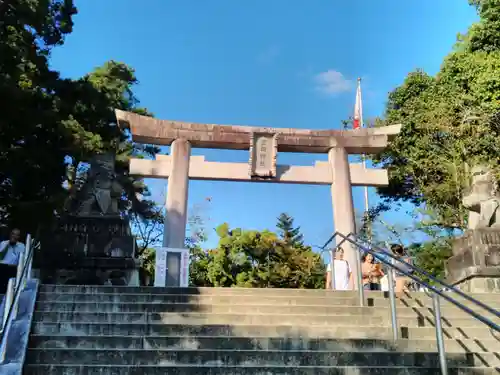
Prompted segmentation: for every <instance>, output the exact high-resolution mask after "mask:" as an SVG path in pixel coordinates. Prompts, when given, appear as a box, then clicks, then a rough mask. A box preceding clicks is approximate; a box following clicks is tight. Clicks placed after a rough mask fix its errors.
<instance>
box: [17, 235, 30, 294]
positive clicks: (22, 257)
mask: <svg viewBox="0 0 500 375" xmlns="http://www.w3.org/2000/svg"><path fill="white" fill-rule="evenodd" d="M30 249H31V234H29V233H28V235H27V236H26V245H25V248H24V251H23V252H22V253H21V254H20V255H19V261H18V262H17V273H16V289H17V288H19V286H20V285H21V278H22V275H23V270H24V263H25V262H26V259H27V258H28V253H29V252H30Z"/></svg>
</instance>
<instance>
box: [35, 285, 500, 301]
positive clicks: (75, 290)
mask: <svg viewBox="0 0 500 375" xmlns="http://www.w3.org/2000/svg"><path fill="white" fill-rule="evenodd" d="M40 292H42V293H72V294H81V293H88V294H183V295H211V296H213V295H216V296H227V295H258V296H292V297H293V296H304V297H331V296H332V295H333V296H339V297H342V298H346V297H353V298H357V297H358V292H357V291H331V290H325V289H286V288H197V287H190V288H176V287H165V288H157V287H147V286H139V287H130V286H92V285H49V284H44V285H41V286H40ZM449 293H450V295H454V294H453V293H452V292H449ZM365 295H366V296H367V297H377V296H387V293H386V292H372V291H366V292H365ZM469 295H470V296H471V297H473V298H476V299H478V300H481V301H488V300H498V301H500V293H470V294H469ZM406 297H409V298H428V296H427V294H426V293H423V292H410V293H406Z"/></svg>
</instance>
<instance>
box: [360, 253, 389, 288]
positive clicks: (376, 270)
mask: <svg viewBox="0 0 500 375" xmlns="http://www.w3.org/2000/svg"><path fill="white" fill-rule="evenodd" d="M374 261H375V259H374V258H373V255H372V254H370V253H368V254H364V255H363V257H362V258H361V272H362V273H363V289H364V290H381V285H380V279H381V278H382V276H384V272H383V271H382V267H381V265H380V263H375V262H374Z"/></svg>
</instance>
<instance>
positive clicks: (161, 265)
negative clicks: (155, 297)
mask: <svg viewBox="0 0 500 375" xmlns="http://www.w3.org/2000/svg"><path fill="white" fill-rule="evenodd" d="M155 251H156V259H155V260H156V262H155V284H154V285H155V286H156V287H164V286H166V285H167V277H168V269H167V258H168V254H169V253H178V254H180V265H179V270H178V271H177V270H171V272H173V273H174V274H176V273H177V272H179V283H180V285H178V286H179V287H183V288H184V287H188V286H189V249H174V248H170V247H158V248H156V249H155Z"/></svg>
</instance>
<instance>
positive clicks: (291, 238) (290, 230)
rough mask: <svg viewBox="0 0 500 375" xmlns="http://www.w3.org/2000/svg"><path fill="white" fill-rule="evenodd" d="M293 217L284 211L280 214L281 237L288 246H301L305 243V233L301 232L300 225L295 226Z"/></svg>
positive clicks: (279, 228) (277, 226)
mask: <svg viewBox="0 0 500 375" xmlns="http://www.w3.org/2000/svg"><path fill="white" fill-rule="evenodd" d="M293 221H294V220H293V217H291V216H290V215H288V214H287V213H285V212H283V213H282V214H280V216H278V223H277V224H276V228H277V229H278V234H279V237H280V238H281V239H282V240H283V242H285V243H286V244H287V245H288V246H294V247H300V246H302V245H304V235H303V234H302V233H301V232H300V227H294V226H293Z"/></svg>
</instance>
